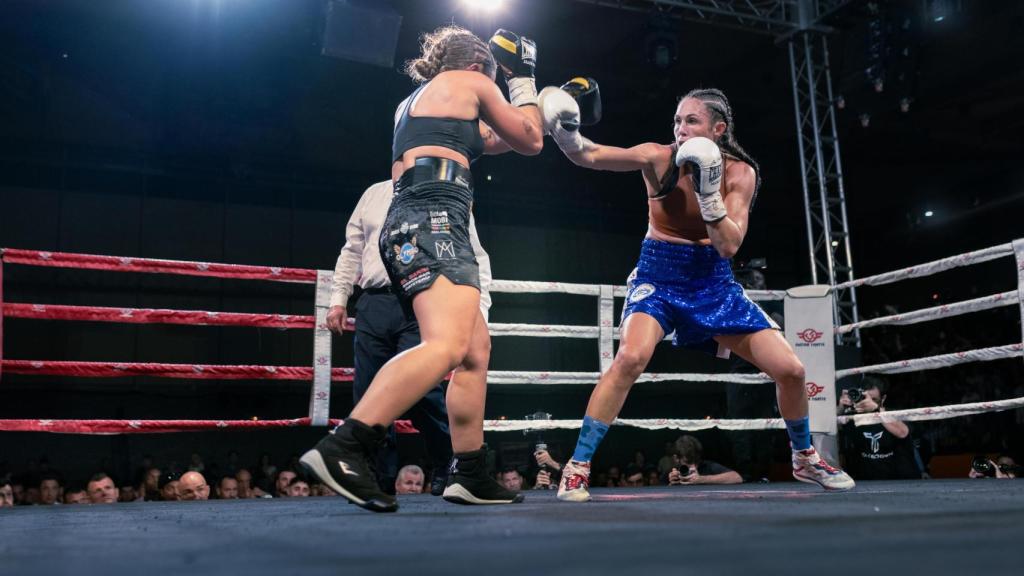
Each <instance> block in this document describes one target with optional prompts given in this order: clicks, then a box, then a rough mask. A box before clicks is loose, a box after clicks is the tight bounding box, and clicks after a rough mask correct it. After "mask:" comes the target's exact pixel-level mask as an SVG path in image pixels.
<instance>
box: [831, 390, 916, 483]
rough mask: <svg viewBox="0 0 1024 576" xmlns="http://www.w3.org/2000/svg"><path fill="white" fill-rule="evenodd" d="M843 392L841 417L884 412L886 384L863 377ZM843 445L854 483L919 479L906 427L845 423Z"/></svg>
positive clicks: (891, 423)
mask: <svg viewBox="0 0 1024 576" xmlns="http://www.w3.org/2000/svg"><path fill="white" fill-rule="evenodd" d="M852 390H853V394H854V396H853V397H851V396H850V393H851V390H843V392H842V393H841V394H840V396H839V405H838V412H839V413H841V414H852V413H856V414H867V413H871V412H883V413H884V412H885V397H886V392H887V391H888V384H887V383H886V382H885V381H884V380H882V379H880V378H875V377H872V376H867V377H865V378H864V379H863V380H862V381H861V384H860V388H854V389H852ZM840 435H841V437H842V438H844V444H845V445H846V448H847V449H846V450H845V452H846V465H847V468H848V470H849V472H850V475H851V476H853V477H854V478H856V479H857V480H898V479H915V478H916V479H920V478H921V472H922V470H921V469H920V468H918V464H917V460H916V459H915V457H914V444H913V440H912V439H911V438H910V427H909V426H907V424H906V423H905V422H900V421H899V420H893V421H891V422H882V423H881V424H866V425H863V426H857V425H856V424H854V423H853V422H849V423H847V424H846V425H845V426H844V428H843V430H842V432H841V434H840Z"/></svg>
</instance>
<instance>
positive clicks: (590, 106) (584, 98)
mask: <svg viewBox="0 0 1024 576" xmlns="http://www.w3.org/2000/svg"><path fill="white" fill-rule="evenodd" d="M562 90H565V91H566V92H568V93H569V95H570V96H572V97H573V99H574V100H576V103H577V104H579V107H580V125H581V126H592V125H594V124H597V123H598V122H600V121H601V90H600V88H599V87H598V86H597V80H594V79H593V78H583V77H576V78H573V79H572V80H569V81H568V82H566V83H565V84H562Z"/></svg>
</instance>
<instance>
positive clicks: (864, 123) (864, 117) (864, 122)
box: [857, 112, 871, 128]
mask: <svg viewBox="0 0 1024 576" xmlns="http://www.w3.org/2000/svg"><path fill="white" fill-rule="evenodd" d="M857 118H859V119H860V127H861V128H867V127H868V126H871V114H868V113H867V112H865V113H863V114H861V115H860V116H858V117H857Z"/></svg>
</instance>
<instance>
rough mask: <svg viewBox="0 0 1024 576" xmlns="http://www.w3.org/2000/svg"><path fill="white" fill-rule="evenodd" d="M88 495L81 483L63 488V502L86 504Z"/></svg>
mask: <svg viewBox="0 0 1024 576" xmlns="http://www.w3.org/2000/svg"><path fill="white" fill-rule="evenodd" d="M88 503H89V495H88V494H87V493H86V491H85V488H82V485H81V484H77V485H76V484H72V485H70V486H68V487H67V488H65V489H64V504H88Z"/></svg>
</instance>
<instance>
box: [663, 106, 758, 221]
mask: <svg viewBox="0 0 1024 576" xmlns="http://www.w3.org/2000/svg"><path fill="white" fill-rule="evenodd" d="M685 98H693V99H695V100H700V101H701V102H703V103H704V107H705V108H707V111H708V113H709V114H711V125H712V126H714V125H715V123H716V122H725V132H723V133H722V135H721V136H719V137H718V139H717V140H716V141H715V144H718V147H719V148H721V149H722V150H723V151H724V152H726V153H728V154H731V155H733V156H735V157H737V158H739V159H740V160H743V161H744V162H746V163H747V164H750V167H751V168H753V169H754V176H755V178H756V179H755V181H754V196H753V197H752V198H751V199H750V207H751V208H753V207H754V200H756V199H757V192H758V190H760V189H761V167H760V166H759V165H758V163H757V161H755V160H754V158H753V157H751V156H750V154H748V153H747V151H746V150H744V149H743V147H742V146H740V144H739V142H737V141H736V136H735V135H734V134H733V121H732V106H729V99H728V98H726V97H725V93H724V92H722V91H721V90H719V89H717V88H697V89H695V90H690V91H689V92H688V93H687V94H686V96H683V98H681V100H682V99H685Z"/></svg>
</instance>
